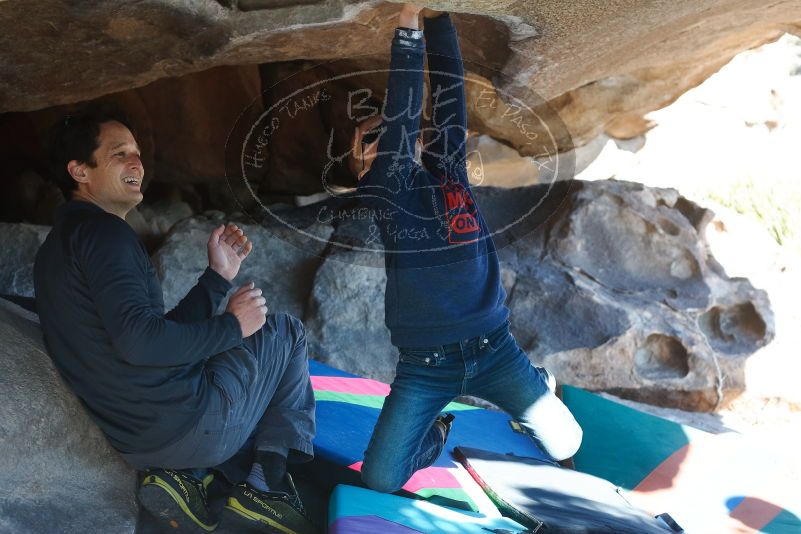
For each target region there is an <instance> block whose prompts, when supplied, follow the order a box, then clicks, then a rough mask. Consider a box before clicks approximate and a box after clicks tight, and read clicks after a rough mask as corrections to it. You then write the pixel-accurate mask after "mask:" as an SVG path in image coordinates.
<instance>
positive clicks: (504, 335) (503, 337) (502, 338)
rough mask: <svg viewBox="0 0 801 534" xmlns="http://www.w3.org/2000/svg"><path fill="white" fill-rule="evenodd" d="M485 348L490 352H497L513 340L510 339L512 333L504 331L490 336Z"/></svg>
mask: <svg viewBox="0 0 801 534" xmlns="http://www.w3.org/2000/svg"><path fill="white" fill-rule="evenodd" d="M486 339H487V348H488V349H489V350H490V352H493V353H494V352H498V350H500V349H501V348H502V347H503V346H505V345H506V344H507V343H509V342H511V341H513V340H514V338H513V337H512V333H511V332H509V331H508V330H504V331H502V332H499V333H497V334H494V335H490V336H488V337H487V338H486Z"/></svg>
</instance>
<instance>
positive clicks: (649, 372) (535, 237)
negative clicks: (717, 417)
mask: <svg viewBox="0 0 801 534" xmlns="http://www.w3.org/2000/svg"><path fill="white" fill-rule="evenodd" d="M559 184H560V185H559V187H551V186H548V185H547V184H546V185H539V186H531V187H526V188H515V189H493V188H476V192H477V197H478V202H479V205H480V206H481V207H482V212H483V213H484V214H485V216H486V218H487V220H488V223H489V225H490V227H491V228H492V229H496V230H497V229H499V228H504V227H506V226H507V225H508V224H509V222H510V221H511V220H513V219H515V217H516V214H517V215H519V214H520V213H521V211H520V210H521V209H523V208H524V207H525V206H534V205H536V206H538V208H537V209H536V210H535V211H534V212H533V213H532V215H531V216H530V217H529V218H528V219H529V221H528V224H525V225H520V226H521V227H520V228H518V229H515V228H511V229H510V230H507V231H505V232H501V233H499V234H498V235H497V236H496V243H498V245H499V248H500V249H501V250H500V258H501V267H502V278H503V280H502V281H503V284H504V286H505V288H506V290H507V293H508V299H507V305H508V306H509V308H510V310H511V324H512V332H513V334H514V335H515V337H516V338H517V340H518V343H519V344H520V345H521V347H522V348H523V350H525V351H526V352H527V353H528V354H529V357H530V358H531V360H532V361H533V362H534V363H536V364H540V365H545V366H547V367H548V368H549V369H551V370H552V371H553V372H554V373H555V374H556V376H557V377H558V378H559V380H560V381H563V382H566V383H570V384H574V385H577V386H580V387H584V388H588V389H591V390H604V391H610V392H613V393H615V394H617V395H620V396H623V397H626V398H629V399H634V400H638V401H642V402H648V403H651V404H657V405H661V406H670V407H676V408H682V409H688V410H701V411H711V410H715V409H718V408H721V407H724V406H725V405H726V404H728V403H729V402H730V401H731V400H733V399H734V398H736V397H737V396H738V395H739V394H740V393H742V391H743V390H744V389H745V365H746V361H747V359H748V357H749V356H750V355H751V354H752V353H753V352H754V351H756V350H757V349H759V348H760V347H762V346H764V345H766V344H767V343H769V342H770V341H771V340H772V339H773V336H774V325H773V314H772V311H771V306H770V302H769V301H768V298H767V295H766V294H765V292H764V291H760V290H758V289H755V288H754V287H753V286H752V285H751V284H750V283H749V282H748V281H747V280H745V279H742V278H729V277H728V276H727V275H726V274H725V272H724V271H723V269H722V268H721V267H720V265H718V263H717V262H716V261H715V259H714V257H712V255H711V253H710V252H709V250H708V247H707V245H706V241H705V237H704V227H705V225H706V223H708V222H709V221H710V220H711V213H708V212H707V211H706V210H704V209H703V208H701V207H699V206H697V205H695V204H693V203H692V202H690V201H688V200H686V199H685V198H683V197H681V196H680V195H679V194H678V193H677V192H676V191H675V190H671V189H656V188H648V187H644V186H642V185H639V184H635V183H623V182H615V181H601V182H578V183H569V182H559ZM367 231H368V229H367V225H366V224H365V223H364V222H358V221H352V220H349V221H345V222H341V223H340V224H339V226H338V227H337V229H336V231H335V232H334V234H333V236H332V242H336V243H344V242H348V240H350V241H351V242H355V243H357V244H358V243H359V239H360V238H361V239H362V240H363V239H364V237H365V236H366V235H367ZM331 249H332V252H331V253H329V255H328V256H327V257H326V259H325V261H324V263H323V265H322V266H321V267H320V269H319V270H318V271H317V275H316V277H315V282H314V290H313V292H312V295H311V299H310V305H309V307H308V310H307V315H306V316H305V320H306V323H307V326H308V327H309V336H310V339H311V340H313V345H312V346H313V347H314V350H313V356H314V357H316V358H319V359H321V360H322V361H325V362H326V363H329V364H330V365H333V366H335V367H339V368H342V369H344V370H347V371H350V372H354V373H358V374H362V375H366V376H369V377H372V378H376V379H381V380H389V379H391V377H392V376H393V374H394V368H395V361H396V350H395V349H394V348H393V347H392V345H391V343H390V341H389V332H388V331H387V329H386V327H385V326H384V322H383V308H384V307H383V303H384V299H383V291H384V283H385V275H384V272H383V269H382V265H381V264H380V262H376V261H375V260H376V258H375V256H376V255H375V254H374V253H370V252H363V251H361V252H360V251H348V250H347V249H346V248H344V247H342V246H334V247H331ZM354 339H358V340H359V342H358V347H359V348H361V350H358V351H354V346H355V345H354ZM366 353H369V354H367V355H366Z"/></svg>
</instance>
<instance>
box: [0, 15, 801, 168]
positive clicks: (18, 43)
mask: <svg viewBox="0 0 801 534" xmlns="http://www.w3.org/2000/svg"><path fill="white" fill-rule="evenodd" d="M430 6H431V7H434V8H436V9H440V10H450V11H453V12H454V18H455V20H456V23H457V26H458V27H459V28H460V29H461V40H462V47H463V50H464V56H465V58H466V60H467V61H468V62H469V65H468V70H470V71H471V72H472V73H473V74H475V76H476V77H477V78H476V79H477V80H478V79H480V80H482V84H481V86H479V85H476V86H475V89H474V90H471V95H472V97H471V99H470V100H471V101H470V103H469V106H468V109H469V110H470V115H471V125H472V127H474V128H476V129H478V130H479V131H481V132H483V133H488V134H491V135H493V136H494V137H497V138H499V139H503V140H505V141H506V142H507V143H508V144H509V145H511V146H513V147H515V148H516V149H518V150H519V151H521V153H523V155H526V156H532V155H536V149H538V148H541V146H538V145H537V144H532V143H530V141H531V137H530V135H531V134H532V133H535V132H540V131H543V132H544V131H546V130H547V128H545V125H543V124H538V121H537V113H533V114H530V113H527V111H526V110H525V108H526V107H528V108H531V109H536V108H537V106H538V105H540V104H541V103H542V102H543V101H544V102H549V103H550V104H551V106H552V107H553V109H554V110H556V111H557V112H558V113H559V114H560V116H561V117H562V120H563V121H564V123H565V124H566V126H567V128H560V129H559V130H560V131H559V132H557V135H556V136H555V138H556V144H557V145H558V146H559V147H560V149H562V150H566V149H569V148H570V147H571V146H572V145H573V144H574V143H575V144H577V145H582V144H584V143H586V142H587V141H588V140H590V139H592V138H594V137H595V136H596V135H598V134H600V133H602V132H603V131H604V130H607V131H609V132H610V133H612V134H613V135H615V136H620V137H634V136H636V135H639V134H641V133H643V132H644V131H645V130H646V129H647V128H648V127H649V123H648V121H646V120H644V119H643V115H644V114H645V113H647V112H649V111H652V110H654V109H658V108H661V107H664V106H665V105H667V104H669V103H670V102H672V101H673V100H675V99H676V98H677V97H678V96H679V95H681V94H682V93H684V92H685V91H687V90H688V89H689V88H692V87H694V86H696V85H698V84H699V83H700V82H701V81H703V80H704V79H705V78H707V77H708V76H709V75H711V74H712V73H714V72H715V71H717V70H718V69H719V68H720V67H721V66H722V65H724V64H725V63H727V62H728V61H729V60H730V59H731V58H732V57H733V56H734V55H735V54H737V53H738V52H740V51H742V50H746V49H748V48H753V47H755V46H758V45H760V44H762V43H765V42H769V41H772V40H775V39H776V38H778V37H779V36H780V35H781V33H782V32H785V31H788V32H794V33H798V31H799V30H798V20H801V2H800V1H799V0H781V1H778V2H774V3H771V4H769V5H765V4H764V3H760V2H753V1H751V2H749V1H743V0H715V1H713V2H703V3H701V2H694V1H692V0H679V1H677V2H671V3H669V4H667V3H653V2H639V1H637V0H625V1H623V2H620V3H616V4H615V5H614V7H611V6H609V5H606V4H604V3H592V4H574V5H566V4H565V3H564V2H560V1H559V0H545V1H537V2H533V1H520V2H494V3H487V2H483V1H478V0H469V1H461V2H452V1H447V0H444V1H441V2H436V3H433V4H430ZM397 11H398V5H397V4H395V3H389V2H384V3H371V2H338V1H333V0H324V1H321V2H314V3H310V2H307V1H305V0H298V1H297V2H292V1H288V2H277V3H276V2H258V1H254V2H221V1H214V0H199V1H196V2H191V3H187V2H183V1H180V0H159V1H154V2H149V3H147V4H144V5H140V4H135V5H134V4H130V3H126V2H122V1H120V0H116V1H112V2H109V3H103V4H102V5H101V4H94V3H79V2H78V3H76V2H64V1H58V0H48V1H46V2H44V3H43V4H41V5H39V7H38V9H37V13H36V16H35V17H33V16H31V14H30V12H29V10H28V9H27V6H26V5H25V4H24V3H22V4H20V3H15V2H3V3H2V4H0V36H1V37H0V45H2V46H0V50H3V51H4V52H3V54H4V56H3V60H2V61H0V112H5V111H30V110H34V109H41V108H44V107H47V106H53V105H57V104H65V103H72V102H78V101H85V100H89V99H93V98H96V97H99V96H101V95H104V94H109V93H114V92H119V91H123V90H126V89H131V88H134V87H141V86H144V85H147V84H149V83H151V82H154V81H156V80H159V79H162V78H175V77H179V76H182V75H186V74H191V73H196V72H199V71H203V70H207V69H211V68H213V67H219V66H229V65H254V64H263V63H275V62H286V61H293V60H298V59H313V60H314V61H315V63H324V62H327V61H330V60H333V59H340V58H346V57H356V56H361V55H363V54H364V53H365V52H369V53H378V54H379V55H380V56H381V57H382V58H383V60H384V62H385V63H386V59H387V52H388V50H389V39H390V36H391V32H392V29H393V27H394V26H395V25H396V20H397V19H396V17H395V15H396V13H397ZM20 21H24V23H20ZM75 21H81V22H82V23H83V24H76V23H75ZM76 72H80V73H81V75H80V76H76V75H75V73H76ZM473 97H475V98H473ZM224 101H225V98H222V100H221V102H222V103H223V104H224V105H225V102H224ZM218 103H219V102H218ZM207 109H211V108H207ZM168 111H169V110H168ZM212 112H213V110H212ZM521 113H522V115H521ZM523 115H526V116H525V117H524V116H523ZM529 119H532V120H529ZM567 132H570V134H569V135H568V134H567ZM191 135H193V134H191V132H190V136H191ZM160 145H161V143H160ZM205 159H206V156H204V155H199V156H198V157H197V161H198V162H199V161H203V160H205ZM201 171H202V169H201Z"/></svg>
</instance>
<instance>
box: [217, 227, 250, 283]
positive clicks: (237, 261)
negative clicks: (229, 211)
mask: <svg viewBox="0 0 801 534" xmlns="http://www.w3.org/2000/svg"><path fill="white" fill-rule="evenodd" d="M251 250H253V243H251V242H249V241H248V238H247V237H245V234H244V232H242V229H241V228H239V227H238V226H237V225H235V224H233V223H228V226H225V225H222V224H221V225H220V226H218V227H217V228H215V229H214V231H213V232H212V233H211V237H209V242H208V252H209V267H211V268H212V269H214V270H215V271H216V272H217V274H219V275H220V276H222V277H223V278H225V279H226V280H228V281H229V282H230V281H232V280H233V279H234V278H235V277H236V275H237V273H238V272H239V267H240V266H241V265H242V260H244V259H245V258H247V256H248V254H250V251H251Z"/></svg>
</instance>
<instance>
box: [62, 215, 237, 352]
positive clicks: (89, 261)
mask: <svg viewBox="0 0 801 534" xmlns="http://www.w3.org/2000/svg"><path fill="white" fill-rule="evenodd" d="M74 235H75V241H74V245H73V246H74V248H75V251H76V259H77V261H78V262H79V264H80V267H81V269H82V270H83V273H84V276H85V277H86V282H87V285H88V291H89V293H90V295H91V297H92V300H93V301H94V303H95V306H96V308H97V313H98V314H99V315H100V317H101V320H102V321H103V324H104V326H105V328H106V331H107V332H108V334H109V336H110V337H111V341H112V344H113V345H114V347H115V348H116V349H117V351H118V353H119V355H120V357H121V358H122V359H123V360H125V361H126V362H128V363H130V364H132V365H141V366H155V367H170V366H176V365H184V364H190V363H195V362H199V361H201V360H204V359H206V358H208V357H210V356H212V355H213V354H217V353H219V352H223V351H225V350H228V349H230V348H233V347H235V346H237V345H239V344H240V343H241V341H242V330H241V328H240V326H239V321H237V319H236V317H234V316H233V315H232V314H231V313H227V312H226V313H223V314H221V315H218V316H216V317H209V318H206V319H202V320H196V321H192V322H177V321H174V320H170V319H168V318H167V317H165V316H164V315H163V314H162V313H160V311H159V310H157V309H154V308H153V305H152V301H151V299H150V295H149V293H148V287H149V286H151V285H156V286H158V284H149V283H148V278H147V277H148V276H155V275H154V274H150V273H149V270H148V268H147V262H149V261H150V258H149V257H148V256H147V252H146V251H145V249H144V246H143V245H142V242H141V241H140V240H139V238H138V237H137V235H136V234H135V233H134V232H133V230H132V229H131V228H130V227H129V226H128V224H127V223H125V221H123V220H122V219H120V218H118V217H116V216H114V215H107V216H103V217H97V218H93V219H92V220H90V221H87V222H86V223H84V224H82V225H81V227H80V228H79V229H78V231H77V232H75V234H74Z"/></svg>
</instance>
